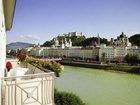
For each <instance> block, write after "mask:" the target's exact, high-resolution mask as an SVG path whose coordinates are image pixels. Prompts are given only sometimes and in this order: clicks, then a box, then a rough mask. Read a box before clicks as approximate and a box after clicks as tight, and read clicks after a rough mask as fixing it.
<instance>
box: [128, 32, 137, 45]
mask: <svg viewBox="0 0 140 105" xmlns="http://www.w3.org/2000/svg"><path fill="white" fill-rule="evenodd" d="M129 41H130V42H131V43H132V45H137V46H139V47H140V34H135V35H132V36H131V37H130V38H129Z"/></svg>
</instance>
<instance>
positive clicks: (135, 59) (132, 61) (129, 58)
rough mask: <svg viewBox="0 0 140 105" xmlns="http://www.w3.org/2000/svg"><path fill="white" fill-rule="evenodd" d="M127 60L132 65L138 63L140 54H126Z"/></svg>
mask: <svg viewBox="0 0 140 105" xmlns="http://www.w3.org/2000/svg"><path fill="white" fill-rule="evenodd" d="M125 60H126V62H127V63H129V64H131V65H137V64H139V62H140V56H139V55H138V54H135V55H132V54H127V55H126V56H125Z"/></svg>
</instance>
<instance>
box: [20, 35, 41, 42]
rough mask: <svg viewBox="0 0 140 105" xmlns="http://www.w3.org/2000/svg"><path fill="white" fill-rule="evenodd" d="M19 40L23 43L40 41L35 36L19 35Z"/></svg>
mask: <svg viewBox="0 0 140 105" xmlns="http://www.w3.org/2000/svg"><path fill="white" fill-rule="evenodd" d="M19 38H20V40H23V41H30V40H31V41H37V40H40V38H39V37H38V36H36V35H20V36H19Z"/></svg>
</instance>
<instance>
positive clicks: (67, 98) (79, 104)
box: [54, 89, 86, 105]
mask: <svg viewBox="0 0 140 105" xmlns="http://www.w3.org/2000/svg"><path fill="white" fill-rule="evenodd" d="M54 101H55V105H86V104H85V103H84V102H83V101H82V100H81V98H79V97H78V96H77V95H75V94H73V93H68V92H60V91H58V90H57V89H55V91H54Z"/></svg>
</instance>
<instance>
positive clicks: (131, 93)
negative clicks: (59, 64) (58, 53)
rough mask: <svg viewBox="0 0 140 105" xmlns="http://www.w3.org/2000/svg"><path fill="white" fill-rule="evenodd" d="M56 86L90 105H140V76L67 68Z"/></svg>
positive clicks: (57, 80)
mask: <svg viewBox="0 0 140 105" xmlns="http://www.w3.org/2000/svg"><path fill="white" fill-rule="evenodd" d="M55 82H56V83H55V85H56V87H57V88H58V89H59V90H62V91H68V92H73V93H76V94H77V95H78V96H80V97H81V98H82V99H83V101H84V102H86V103H87V104H88V105H140V76H138V75H131V74H121V73H112V72H106V71H101V70H94V69H89V68H81V67H72V66H65V70H64V72H63V73H62V74H61V76H60V78H58V79H56V81H55Z"/></svg>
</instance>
